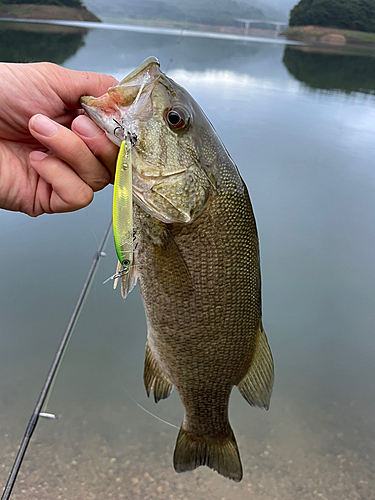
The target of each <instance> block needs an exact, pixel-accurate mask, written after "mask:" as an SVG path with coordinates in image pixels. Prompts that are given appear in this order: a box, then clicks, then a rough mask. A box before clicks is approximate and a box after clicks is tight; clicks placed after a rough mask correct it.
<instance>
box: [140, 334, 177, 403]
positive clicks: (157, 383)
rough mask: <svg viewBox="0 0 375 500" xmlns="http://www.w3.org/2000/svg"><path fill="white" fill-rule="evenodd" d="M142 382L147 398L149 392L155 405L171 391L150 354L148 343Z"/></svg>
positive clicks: (171, 387)
mask: <svg viewBox="0 0 375 500" xmlns="http://www.w3.org/2000/svg"><path fill="white" fill-rule="evenodd" d="M143 381H144V384H145V388H146V392H147V396H148V397H150V393H151V390H152V392H153V394H154V399H155V403H157V402H158V401H160V400H161V399H166V398H167V397H168V396H169V395H170V393H171V391H172V389H173V384H172V382H171V381H170V380H169V378H168V377H167V376H166V375H165V374H164V373H163V371H162V370H161V368H160V367H159V364H158V362H157V361H156V359H155V357H154V355H153V354H152V352H151V349H150V346H149V345H148V342H146V357H145V367H144V371H143Z"/></svg>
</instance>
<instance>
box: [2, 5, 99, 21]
mask: <svg viewBox="0 0 375 500" xmlns="http://www.w3.org/2000/svg"><path fill="white" fill-rule="evenodd" d="M0 17H11V18H15V19H20V18H21V19H22V18H23V19H58V20H70V21H91V22H100V19H99V18H98V17H96V16H95V15H94V14H93V13H92V12H90V11H89V10H87V9H86V7H85V6H84V5H83V4H82V2H81V1H80V0H2V1H1V0H0Z"/></svg>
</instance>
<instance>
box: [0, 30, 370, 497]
mask: <svg viewBox="0 0 375 500" xmlns="http://www.w3.org/2000/svg"><path fill="white" fill-rule="evenodd" d="M150 55H154V56H157V57H158V59H159V60H160V62H161V67H162V69H163V70H167V72H168V74H169V75H170V76H171V77H172V78H173V79H175V80H176V81H177V82H179V83H180V84H182V85H183V86H184V87H185V88H187V89H188V90H189V92H190V93H191V94H192V95H193V96H194V98H195V99H196V100H197V101H198V103H199V104H200V105H201V107H202V108H203V110H204V111H205V113H206V114H207V115H208V117H209V119H210V120H211V121H212V123H213V124H214V126H215V128H216V130H217V132H218V134H219V135H220V137H221V138H222V140H223V142H224V143H225V145H226V147H227V149H228V150H229V152H230V154H231V156H232V157H233V159H234V161H235V162H236V164H237V165H238V167H239V170H240V172H241V174H242V176H243V178H244V180H245V182H246V184H247V186H248V188H249V191H250V196H251V199H252V202H253V206H254V210H255V215H256V218H257V223H258V230H259V238H260V244H261V262H262V283H263V318H264V321H263V322H264V327H265V330H266V332H267V335H268V339H269V342H270V345H271V348H272V352H273V356H274V359H275V371H276V380H275V387H274V392H273V396H272V400H271V408H270V410H269V411H268V412H265V411H262V410H259V409H255V408H251V407H250V406H249V405H248V404H247V403H246V402H245V401H244V400H243V399H242V398H241V396H240V395H239V393H238V391H237V390H236V389H234V390H233V394H232V397H231V403H230V417H231V422H232V425H233V428H234V431H235V434H236V437H237V442H238V445H239V449H240V453H241V457H242V461H243V467H244V479H243V481H242V482H241V483H239V484H236V483H233V482H231V481H229V480H226V479H224V478H222V477H221V476H219V475H218V474H216V473H215V472H213V471H212V470H210V469H208V468H206V467H204V468H203V467H201V468H199V469H197V470H196V471H194V472H191V473H185V474H183V475H178V474H176V473H175V472H174V470H173V466H172V454H173V448H174V444H175V439H176V435H177V432H178V431H177V429H176V428H174V427H172V426H170V425H168V423H171V424H173V426H176V427H179V426H180V423H181V420H182V417H183V408H182V405H181V403H180V401H179V398H178V395H177V392H176V391H174V392H173V394H172V395H171V397H170V398H169V399H168V400H165V401H162V402H160V403H159V404H158V405H155V403H153V401H152V400H149V399H148V398H147V396H146V393H145V390H144V387H143V379H142V377H143V360H144V350H145V339H146V320H145V316H144V311H143V306H142V303H141V299H140V295H139V291H138V289H135V290H134V291H133V292H132V293H131V294H130V296H129V297H128V298H127V300H126V301H125V302H124V301H123V300H122V299H121V296H120V293H119V291H118V290H116V291H114V290H113V289H112V287H111V284H109V283H108V284H106V285H103V281H105V279H106V278H107V277H109V276H110V275H112V274H113V273H114V271H115V267H116V256H115V250H114V245H113V242H112V240H111V239H110V240H109V242H108V244H107V248H106V253H107V257H106V258H105V259H102V261H101V263H100V267H99V270H98V272H97V274H96V277H95V281H94V284H93V287H92V289H91V292H90V295H89V298H88V300H87V302H86V304H85V307H84V309H83V312H82V315H81V317H80V320H79V322H78V324H77V327H76V330H75V333H74V336H73V339H72V341H71V344H70V346H69V349H68V351H67V353H66V357H65V359H64V363H63V365H62V367H61V370H60V373H59V376H58V379H57V381H56V384H55V387H54V391H53V393H52V397H51V400H50V402H49V405H48V411H51V412H54V413H56V414H57V415H58V416H59V419H58V420H54V421H47V420H43V419H40V421H39V424H38V428H37V431H36V433H35V437H34V438H33V441H32V443H31V445H30V447H29V450H28V452H27V455H26V459H25V462H24V464H23V466H22V470H21V473H20V475H19V478H18V481H17V484H16V487H15V490H14V494H13V497H12V498H15V499H19V500H21V499H22V500H23V499H28V500H34V499H35V500H36V499H38V500H47V499H49V500H50V499H51V498H54V499H63V500H73V499H78V498H79V499H80V500H94V499H102V498H111V499H112V498H113V499H123V498H125V499H130V500H133V499H142V500H148V499H160V500H163V499H171V500H204V499H207V498H209V499H210V500H229V499H231V500H240V499H241V500H243V499H256V500H281V499H282V500H294V499H323V500H324V499H326V500H336V499H337V500H344V499H346V500H353V499H363V500H368V499H370V498H375V466H374V463H375V431H374V429H375V426H374V424H375V384H374V380H375V368H374V366H375V363H374V355H375V329H374V324H375V307H374V297H375V279H374V277H375V252H374V248H375V168H374V149H375V148H374V146H375V98H374V95H375V58H373V57H371V56H369V55H368V54H363V55H361V53H360V52H359V53H358V54H356V53H348V54H344V53H331V52H328V53H327V52H325V53H318V52H316V51H315V49H311V48H308V47H297V46H286V45H284V44H280V43H273V42H272V40H271V41H268V42H265V41H241V40H229V39H227V40H226V39H210V38H201V37H184V36H179V35H173V34H168V35H167V34H160V33H147V32H136V31H115V30H111V29H98V28H96V29H95V28H90V29H86V30H83V29H82V28H81V29H79V28H74V29H72V28H67V27H65V28H59V29H57V28H55V29H51V27H48V28H44V27H43V26H41V25H33V26H31V25H24V24H22V23H0V59H1V61H6V62H11V61H15V62H32V61H41V60H48V61H53V62H56V63H58V64H62V65H63V66H65V67H67V68H70V69H76V70H89V71H98V72H105V73H110V74H112V75H114V76H115V77H116V78H117V79H122V78H123V77H124V76H125V75H126V74H127V73H128V72H130V71H131V70H133V69H134V68H135V67H136V66H138V65H139V64H140V63H141V62H142V61H143V60H144V59H145V58H146V57H148V56H150ZM111 198H112V188H111V187H108V188H106V189H105V190H104V191H102V192H100V193H97V194H96V195H95V200H94V202H93V203H92V204H91V205H90V206H89V207H88V208H87V209H84V210H81V211H79V212H76V213H71V214H62V215H46V216H41V217H39V218H37V219H32V218H29V217H27V216H26V215H22V214H18V213H10V212H5V211H0V227H1V238H0V255H1V261H0V269H1V277H2V279H1V283H0V318H1V321H0V458H1V460H0V463H1V466H0V481H1V483H0V484H1V485H5V481H6V478H7V475H8V473H9V470H10V467H11V465H12V462H13V459H14V456H15V452H16V451H17V447H18V445H19V443H20V441H21V438H22V436H23V433H24V431H25V427H26V425H27V422H28V420H29V417H30V415H31V413H32V410H33V408H34V405H35V402H36V399H37V397H38V394H39V391H40V389H41V386H42V384H43V382H44V379H45V377H46V374H47V372H48V369H49V367H50V364H51V362H52V359H53V356H54V353H55V350H56V348H57V346H58V344H59V341H60V339H61V337H62V334H63V332H64V330H65V328H66V326H67V323H68V321H69V318H70V315H71V313H72V311H73V308H74V306H75V303H76V301H77V299H78V296H79V293H80V291H81V288H82V286H83V282H84V280H85V278H86V275H87V273H88V270H89V268H90V265H91V262H92V259H93V257H94V254H95V251H96V248H97V246H98V242H99V241H100V240H101V237H102V235H103V232H104V230H105V228H106V226H107V224H108V221H109V219H110V217H111V210H112V199H111ZM142 407H143V408H142ZM145 410H147V411H145ZM148 412H151V413H153V414H155V415H156V416H157V417H158V418H159V419H157V418H155V417H154V416H152V415H150V413H148ZM160 419H162V420H165V421H167V422H168V423H165V422H163V421H162V420H160Z"/></svg>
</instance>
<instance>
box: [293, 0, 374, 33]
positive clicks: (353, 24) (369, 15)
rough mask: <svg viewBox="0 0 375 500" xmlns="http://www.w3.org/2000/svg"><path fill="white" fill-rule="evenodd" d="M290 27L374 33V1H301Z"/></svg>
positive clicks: (294, 10)
mask: <svg viewBox="0 0 375 500" xmlns="http://www.w3.org/2000/svg"><path fill="white" fill-rule="evenodd" d="M289 24H290V25H291V26H307V25H314V26H326V27H330V28H341V29H349V30H357V31H367V32H371V33H375V0H301V1H300V2H299V3H298V4H297V5H296V6H295V7H294V8H293V9H292V11H291V13H290V21H289Z"/></svg>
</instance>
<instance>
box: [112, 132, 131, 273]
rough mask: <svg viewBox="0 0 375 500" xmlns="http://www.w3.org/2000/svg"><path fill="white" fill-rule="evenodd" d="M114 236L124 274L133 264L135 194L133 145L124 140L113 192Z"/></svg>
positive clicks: (119, 155)
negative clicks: (133, 188)
mask: <svg viewBox="0 0 375 500" xmlns="http://www.w3.org/2000/svg"><path fill="white" fill-rule="evenodd" d="M113 234H114V238H115V247H116V252H117V257H118V260H119V267H120V269H121V271H122V272H126V271H128V269H129V267H130V266H131V265H132V263H133V193H132V163H131V144H130V141H127V140H124V141H122V143H121V147H120V151H119V154H118V157H117V163H116V173H115V186H114V190H113Z"/></svg>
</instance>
